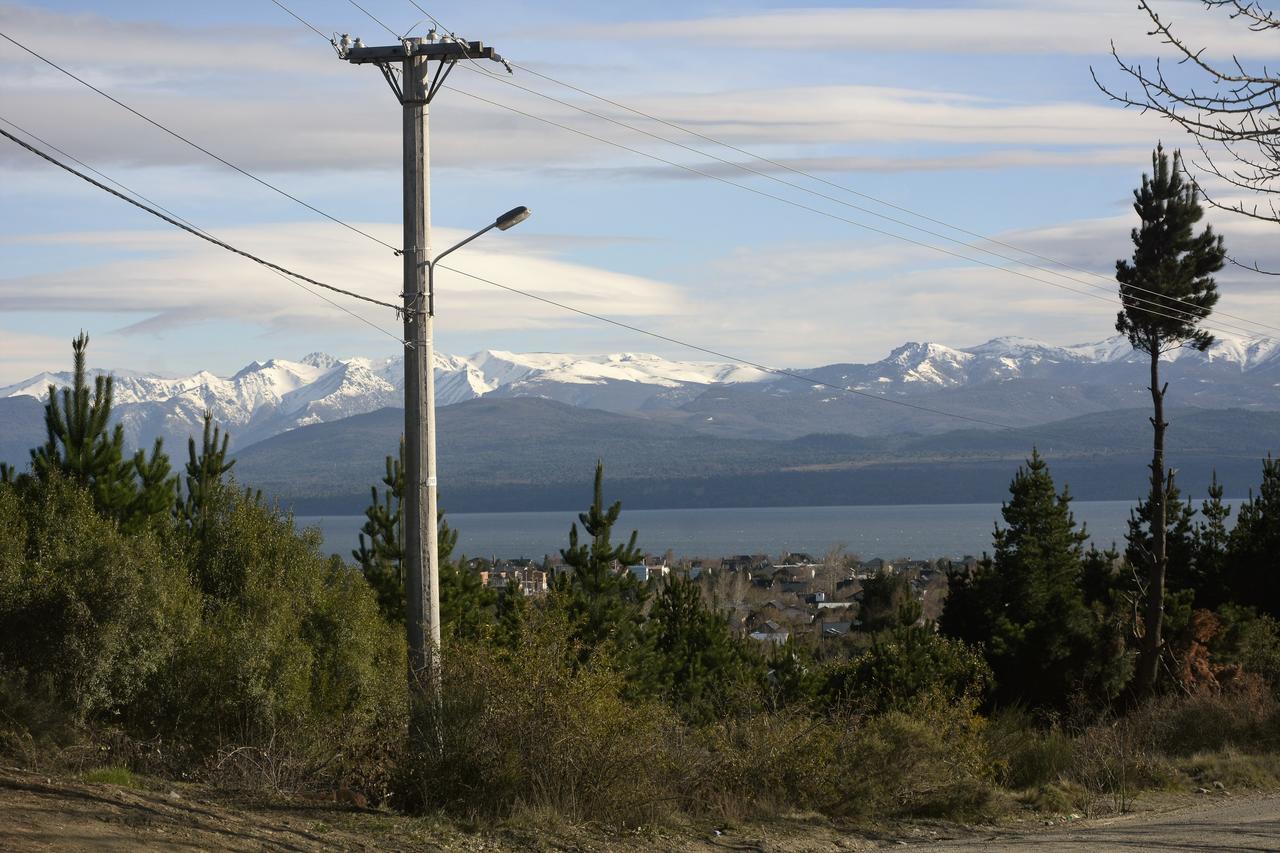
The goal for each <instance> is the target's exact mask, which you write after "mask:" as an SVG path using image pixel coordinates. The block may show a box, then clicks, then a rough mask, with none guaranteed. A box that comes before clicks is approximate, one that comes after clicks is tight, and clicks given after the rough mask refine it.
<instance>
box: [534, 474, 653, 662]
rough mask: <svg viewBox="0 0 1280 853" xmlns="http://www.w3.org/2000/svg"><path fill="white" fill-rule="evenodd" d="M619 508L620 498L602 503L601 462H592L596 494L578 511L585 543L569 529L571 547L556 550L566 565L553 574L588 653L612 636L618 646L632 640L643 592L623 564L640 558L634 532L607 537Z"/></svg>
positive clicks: (615, 521) (625, 645) (638, 617)
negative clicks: (618, 540) (621, 541)
mask: <svg viewBox="0 0 1280 853" xmlns="http://www.w3.org/2000/svg"><path fill="white" fill-rule="evenodd" d="M621 513H622V502H621V501H615V502H614V503H613V504H612V505H611V506H610V507H609V508H608V509H605V506H604V463H602V462H597V463H596V479H595V490H594V497H593V500H592V502H591V508H590V509H588V510H587V511H586V512H582V513H579V514H578V521H579V522H581V523H582V529H583V532H584V533H586V535H587V536H588V537H589V541H587V542H579V539H578V525H577V524H576V523H575V524H573V525H572V526H571V527H570V528H569V547H568V548H562V549H561V550H560V556H561V557H563V558H564V562H565V564H566V565H567V566H568V568H569V572H568V574H567V576H566V575H561V576H560V577H559V578H557V587H556V593H557V595H559V596H561V597H562V598H564V599H565V600H566V602H567V606H568V609H569V613H570V615H571V616H572V618H573V619H574V621H575V622H576V623H577V624H578V638H579V639H580V640H582V642H583V646H584V648H585V650H586V651H587V652H588V653H589V652H590V651H591V650H594V649H596V648H598V647H600V646H601V645H602V644H604V643H605V642H606V641H609V640H612V641H613V642H614V643H615V644H616V645H617V646H618V647H619V648H625V647H628V646H629V645H630V643H631V641H632V640H633V639H634V633H635V630H636V625H637V623H638V621H639V619H640V612H641V607H642V606H643V604H644V600H645V598H646V591H645V590H644V589H643V588H642V587H641V586H640V583H639V581H638V580H637V579H636V577H635V576H634V575H633V574H631V572H629V571H627V570H626V567H627V566H629V565H633V564H635V563H638V562H640V561H641V560H642V559H644V554H643V552H641V551H640V550H639V549H638V548H637V547H636V531H634V530H633V531H631V538H630V539H629V540H628V541H627V544H626V545H615V544H613V542H612V541H611V537H612V535H613V525H614V524H616V523H617V521H618V516H619V515H620V514H621Z"/></svg>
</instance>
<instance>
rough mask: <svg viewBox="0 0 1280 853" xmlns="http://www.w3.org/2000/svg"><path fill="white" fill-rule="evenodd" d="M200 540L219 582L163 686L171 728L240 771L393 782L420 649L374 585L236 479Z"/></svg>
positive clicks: (217, 764)
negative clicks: (409, 646)
mask: <svg viewBox="0 0 1280 853" xmlns="http://www.w3.org/2000/svg"><path fill="white" fill-rule="evenodd" d="M193 550H194V551H195V558H194V560H193V563H194V564H195V565H196V567H197V577H203V578H204V582H203V584H202V585H203V586H204V587H205V588H206V589H212V590H213V593H212V594H209V595H206V597H205V614H204V618H203V619H202V620H201V622H200V624H199V627H198V629H197V630H196V631H195V634H194V636H193V637H192V639H191V641H190V642H189V643H187V644H186V645H185V646H184V647H183V648H182V650H181V652H180V653H179V654H178V655H177V656H176V657H175V659H174V662H173V665H172V667H171V669H170V670H169V671H168V672H166V673H165V678H164V679H162V680H158V681H157V683H156V689H155V690H154V691H153V693H152V695H151V696H150V697H149V698H150V700H151V705H150V707H149V708H148V712H149V713H150V714H151V715H152V718H153V719H156V720H157V721H159V728H160V731H161V732H162V733H164V734H165V735H166V736H167V737H169V738H170V739H173V740H175V741H177V742H179V743H182V744H185V745H186V746H187V748H188V749H189V750H190V751H191V754H192V755H191V757H192V758H193V759H199V760H203V761H206V762H210V763H211V764H212V766H213V767H214V768H215V769H217V770H220V771H224V772H223V776H224V778H229V779H230V781H234V782H236V783H238V784H245V783H249V784H252V783H254V781H255V778H256V780H257V782H258V783H265V784H266V785H267V786H268V787H272V788H277V789H280V788H294V787H297V786H299V785H302V784H304V783H306V782H307V781H308V780H319V779H338V780H341V781H343V782H345V783H347V784H354V785H359V786H361V787H362V788H363V789H365V790H368V791H370V792H374V791H378V790H385V789H386V786H387V783H388V778H389V771H390V767H391V760H392V754H393V753H394V751H395V749H396V748H397V746H398V744H399V743H400V741H401V739H402V735H403V731H404V727H405V713H406V706H405V691H404V680H403V679H404V672H405V671H406V670H405V667H406V662H405V661H406V659H405V652H404V640H403V637H402V635H401V632H400V631H399V630H397V629H396V628H394V627H393V626H391V625H389V624H388V623H386V622H385V621H384V620H383V619H382V617H381V616H380V614H379V612H378V608H377V603H376V602H375V600H374V595H373V592H372V590H371V589H370V588H369V586H368V584H366V583H365V582H364V580H363V578H361V577H360V575H359V574H358V573H357V572H356V571H355V570H353V569H351V568H349V567H347V566H345V565H343V563H342V562H341V561H340V560H337V559H336V558H329V557H325V556H323V555H322V554H321V552H320V549H319V541H318V538H317V537H316V536H315V535H314V534H309V533H308V534H303V535H299V534H297V533H296V532H295V531H294V529H293V523H292V519H291V518H289V517H288V516H285V515H281V514H280V513H278V512H276V511H274V510H271V509H269V508H267V507H265V506H263V505H261V504H260V503H259V502H258V501H257V500H255V499H252V498H250V497H248V496H245V495H242V494H240V493H238V492H236V491H234V490H232V489H226V490H224V491H223V492H222V493H221V494H220V495H219V497H218V499H217V501H215V503H214V507H213V509H212V512H211V514H210V516H209V518H208V524H207V527H206V533H205V537H204V540H203V541H202V542H200V543H199V544H198V545H196V546H195V547H194V549H193ZM209 578H221V579H222V581H220V582H218V583H214V584H210V583H209V582H208V581H209ZM230 579H235V580H234V582H230Z"/></svg>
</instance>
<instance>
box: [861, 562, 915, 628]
mask: <svg viewBox="0 0 1280 853" xmlns="http://www.w3.org/2000/svg"><path fill="white" fill-rule="evenodd" d="M923 612H924V608H923V607H922V606H921V604H920V602H918V601H916V597H915V595H914V594H913V593H912V591H911V582H910V581H908V580H907V578H906V576H905V575H901V574H893V573H891V572H886V571H880V572H878V573H877V574H876V575H875V576H874V577H870V578H867V579H866V580H865V581H863V582H862V606H861V607H860V608H859V609H858V620H859V622H861V623H862V624H861V628H862V630H863V631H867V632H870V633H876V632H878V631H886V630H888V629H890V628H896V627H898V626H899V625H912V624H914V623H915V622H916V621H917V620H918V619H919V618H920V616H921V615H922V614H923Z"/></svg>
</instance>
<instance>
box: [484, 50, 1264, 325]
mask: <svg viewBox="0 0 1280 853" xmlns="http://www.w3.org/2000/svg"><path fill="white" fill-rule="evenodd" d="M469 70H472V71H474V72H475V73H479V74H483V75H484V76H486V77H489V78H491V79H494V80H498V81H500V82H502V83H505V84H507V85H508V86H514V87H515V88H517V89H520V90H521V91H524V92H528V93H530V94H533V95H537V96H538V97H540V98H544V99H546V100H549V101H552V102H553V103H556V104H560V105H561V106H564V107H568V108H569V109H573V110H577V111H578V112H581V113H584V114H586V115H589V116H592V117H594V118H598V119H601V120H603V121H607V122H609V123H611V124H615V125H618V126H619V127H622V128H625V129H627V130H631V131H635V132H636V133H639V134H642V135H644V136H647V137H650V138H651V139H656V140H658V141H659V142H664V143H667V144H669V145H674V146H676V147H677V148H682V149H684V150H686V151H690V152H692V153H694V154H697V155H699V156H702V157H707V158H709V159H712V160H715V161H717V162H719V163H722V164H724V165H727V166H731V167H733V168H735V169H739V170H741V171H744V172H747V173H749V174H752V175H756V176H757V177H762V178H765V179H767V180H770V181H773V182H775V183H779V184H782V185H783V186H787V187H791V188H792V189H797V190H800V191H801V192H806V193H809V194H810V195H814V196H817V197H818V198H822V199H826V200H827V201H830V202H834V203H835V204H839V205H842V206H844V207H848V208H851V209H853V210H857V211H859V212H861V213H866V214H868V215H871V216H875V217H878V218H880V219H884V220H887V221H889V222H892V223H894V224H896V225H901V226H903V227H904V228H910V229H912V230H914V231H919V232H921V233H923V234H927V235H929V236H931V237H936V238H938V239H940V240H946V241H948V242H951V243H956V244H958V245H960V246H962V247H964V248H966V249H972V250H974V251H978V252H983V253H985V254H988V255H992V256H994V257H997V258H1000V259H1002V260H1005V261H1009V262H1010V263H1015V264H1021V265H1024V266H1028V267H1030V268H1031V269H1033V270H1036V271H1038V272H1041V273H1045V274H1048V275H1052V276H1059V277H1061V278H1063V279H1065V280H1067V281H1070V282H1073V283H1075V284H1078V285H1080V286H1082V287H1089V288H1092V289H1094V290H1101V291H1104V292H1108V293H1110V292H1111V289H1110V288H1107V287H1103V286H1101V285H1097V284H1094V283H1093V282H1090V281H1083V280H1081V279H1078V278H1075V277H1074V276H1070V275H1066V274H1065V273H1062V272H1060V271H1058V270H1053V269H1049V268H1048V267H1042V266H1037V265H1036V264H1031V263H1027V262H1026V261H1024V260H1022V259H1021V258H1017V257H1013V256H1010V255H1006V254H1002V253H1000V252H997V251H994V250H992V249H987V248H984V247H982V246H979V245H974V244H972V243H967V242H965V241H963V240H959V239H957V238H955V237H951V236H948V235H946V234H942V233H939V232H937V231H933V230H930V229H928V228H924V227H921V226H919V225H914V224H912V223H910V222H906V221H904V220H902V219H898V218H896V217H893V216H889V215H887V214H884V213H881V212H879V211H876V210H872V209H870V208H867V207H863V206H861V205H857V204H853V203H851V202H848V201H844V200H843V199H839V198H836V197H834V196H831V195H827V194H826V193H822V192H818V191H817V190H813V189H810V188H808V187H805V186H802V185H800V184H797V183H794V182H792V181H787V180H783V179H782V178H779V177H777V176H776V175H771V174H769V173H768V172H763V171H760V170H759V169H753V168H751V167H750V166H746V165H743V164H742V163H735V162H734V161H732V160H729V159H727V158H724V157H720V156H718V155H715V154H711V153H709V152H705V151H702V150H700V149H697V148H694V147H693V146H691V145H685V144H684V143H682V142H677V141H676V140H673V139H668V138H666V137H664V136H660V135H658V134H656V133H651V132H649V131H647V130H645V129H643V128H639V127H636V126H635V125H631V124H627V123H626V122H624V121H619V120H618V119H615V118H613V117H611V116H607V115H603V114H601V113H598V112H595V111H594V110H589V109H586V108H585V107H582V106H579V105H577V104H574V103H571V102H569V101H565V100H563V99H561V98H557V97H554V96H553V95H548V94H546V93H545V92H539V91H538V90H536V89H531V88H529V87H527V86H521V85H520V84H519V83H516V82H515V81H513V80H509V79H507V78H506V77H503V76H501V75H497V74H491V73H489V72H488V71H486V70H485V69H483V68H469ZM734 185H735V186H741V185H740V184H734ZM948 227H951V226H948ZM984 239H985V238H984ZM934 248H936V247H934ZM1018 251H1021V250H1018ZM997 268H998V269H1007V268H1005V267H997ZM1090 274H1091V275H1098V276H1099V277H1102V276H1100V274H1098V273H1092V272H1091V273H1090ZM1132 290H1135V291H1137V292H1140V293H1147V294H1152V295H1154V296H1157V297H1159V300H1153V299H1147V298H1144V297H1141V296H1131V297H1130V299H1131V300H1133V301H1135V302H1140V303H1146V304H1147V305H1153V306H1156V307H1158V308H1161V309H1163V310H1165V311H1172V312H1175V313H1177V314H1184V315H1185V320H1187V321H1192V322H1193V321H1199V320H1201V319H1203V318H1202V316H1201V315H1200V314H1198V313H1196V312H1194V311H1186V310H1184V309H1182V308H1179V307H1177V306H1178V305H1187V304H1190V303H1188V302H1187V301H1186V300H1184V299H1181V298H1179V297H1172V296H1166V295H1164V294H1161V293H1159V292H1158V291H1154V290H1149V289H1147V288H1143V287H1134V288H1132ZM1108 301H1110V300H1108ZM1171 303H1176V304H1171ZM1144 310H1145V309H1144ZM1219 316H1222V317H1232V316H1233V315H1231V314H1226V313H1223V312H1219ZM1235 319H1238V320H1241V321H1242V322H1245V323H1249V324H1252V325H1255V326H1259V327H1261V328H1265V329H1271V330H1273V331H1277V332H1280V326H1271V325H1268V324H1266V323H1263V322H1260V321H1258V320H1249V319H1247V318H1243V317H1236V318H1235ZM1236 330H1237V331H1246V333H1251V330H1242V329H1239V328H1238V327H1237V329H1236Z"/></svg>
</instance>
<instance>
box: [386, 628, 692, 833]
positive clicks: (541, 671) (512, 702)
mask: <svg viewBox="0 0 1280 853" xmlns="http://www.w3.org/2000/svg"><path fill="white" fill-rule="evenodd" d="M572 635H573V632H572V627H571V625H570V622H569V620H568V619H567V618H566V617H565V616H564V614H563V613H562V612H561V611H559V610H557V609H554V608H539V609H536V610H534V611H532V612H531V614H530V616H529V619H528V621H527V622H526V623H525V624H524V625H522V626H521V628H520V629H519V633H518V635H517V637H516V638H515V642H514V644H513V646H512V647H511V648H510V649H509V650H499V649H496V648H495V647H494V646H493V645H486V644H485V643H483V642H477V641H467V640H455V641H454V642H453V643H451V644H449V645H448V646H447V647H446V648H445V649H444V654H443V670H442V676H443V677H442V696H443V700H442V706H441V708H440V709H439V711H438V712H437V711H435V710H434V709H432V708H431V707H430V706H427V707H425V708H423V709H421V713H420V714H415V721H416V722H415V728H416V730H417V732H418V734H419V736H420V737H419V742H420V743H425V745H426V747H427V748H425V749H422V750H420V751H417V752H415V753H413V754H411V755H410V756H408V757H407V761H406V764H405V766H404V779H403V783H402V784H403V785H404V786H405V789H404V790H405V793H406V798H407V800H408V805H410V806H416V807H426V808H439V809H443V810H445V811H447V812H449V813H451V814H453V815H461V816H482V817H485V818H489V819H493V818H498V819H504V818H509V817H512V816H513V815H516V814H519V813H521V812H530V811H531V812H534V813H538V814H555V815H558V816H559V817H561V818H563V819H565V820H568V821H573V822H585V821H591V822H597V823H601V824H605V825H610V826H635V825H640V824H644V823H648V822H651V821H652V820H654V818H655V816H656V815H657V814H658V813H660V812H663V811H670V810H672V804H671V798H672V796H673V795H674V793H675V792H676V791H678V790H679V788H680V787H681V786H680V785H679V784H678V782H677V780H679V779H680V778H681V777H682V771H681V769H680V768H681V766H682V751H681V743H682V739H683V729H682V727H681V726H680V723H679V720H678V718H677V717H676V716H675V714H674V713H673V712H672V711H671V709H670V708H668V707H666V706H664V705H662V704H659V703H656V702H647V701H632V702H628V701H626V700H625V698H624V690H625V686H626V685H625V683H624V679H623V676H622V674H621V673H620V672H619V670H618V669H617V668H615V667H614V666H613V665H612V664H611V662H610V661H609V659H608V658H607V657H606V656H605V655H604V654H602V653H601V652H599V651H598V652H597V653H595V654H593V655H591V656H590V657H589V659H588V660H587V662H586V663H583V664H580V665H579V664H578V661H579V653H580V649H578V648H577V646H576V645H575V644H574V643H573V641H572V639H571V637H572ZM433 742H434V743H438V744H439V747H438V748H435V747H433V746H432V744H433Z"/></svg>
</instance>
